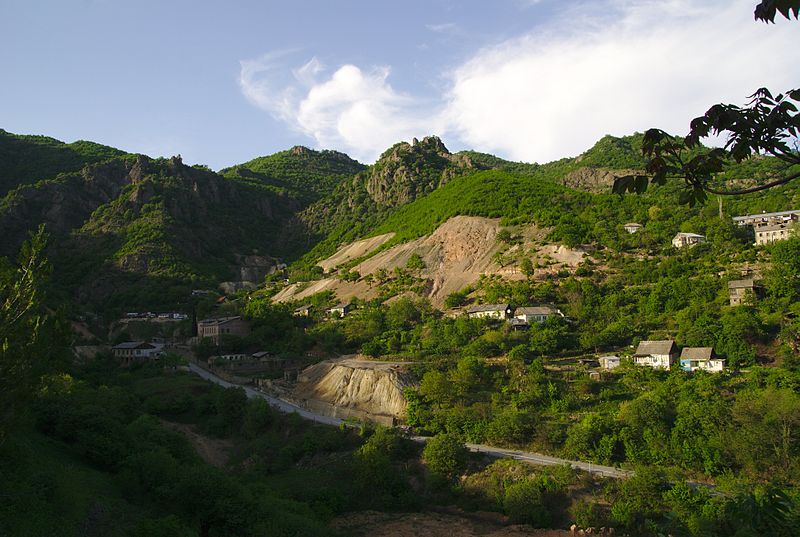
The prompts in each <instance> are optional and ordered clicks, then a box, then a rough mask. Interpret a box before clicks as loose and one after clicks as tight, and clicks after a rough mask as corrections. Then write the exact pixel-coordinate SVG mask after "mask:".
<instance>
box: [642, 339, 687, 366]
mask: <svg viewBox="0 0 800 537" xmlns="http://www.w3.org/2000/svg"><path fill="white" fill-rule="evenodd" d="M677 359H678V348H677V347H676V346H675V342H674V341H673V340H671V339H666V340H660V341H642V342H641V343H639V346H638V347H637V348H636V353H635V354H634V355H633V362H634V363H635V364H638V365H644V366H647V367H652V368H653V369H669V368H670V367H672V364H674V363H675V362H676V361H677Z"/></svg>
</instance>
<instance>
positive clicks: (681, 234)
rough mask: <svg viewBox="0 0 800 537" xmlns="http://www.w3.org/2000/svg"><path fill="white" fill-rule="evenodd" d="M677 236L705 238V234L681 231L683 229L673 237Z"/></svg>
mask: <svg viewBox="0 0 800 537" xmlns="http://www.w3.org/2000/svg"><path fill="white" fill-rule="evenodd" d="M678 237H686V238H695V239H698V238H699V239H705V238H706V236H705V235H698V234H697V233H685V232H683V231H681V232H680V233H678V234H677V235H675V238H676V239H677V238H678Z"/></svg>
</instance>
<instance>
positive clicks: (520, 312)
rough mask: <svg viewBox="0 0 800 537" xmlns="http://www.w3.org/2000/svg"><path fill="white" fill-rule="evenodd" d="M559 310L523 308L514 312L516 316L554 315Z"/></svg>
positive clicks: (541, 307) (534, 307) (547, 307)
mask: <svg viewBox="0 0 800 537" xmlns="http://www.w3.org/2000/svg"><path fill="white" fill-rule="evenodd" d="M555 313H558V308H555V307H553V306H522V307H520V308H517V309H516V310H515V311H514V315H553V314H555Z"/></svg>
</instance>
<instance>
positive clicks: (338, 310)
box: [326, 303, 353, 317]
mask: <svg viewBox="0 0 800 537" xmlns="http://www.w3.org/2000/svg"><path fill="white" fill-rule="evenodd" d="M351 309H353V306H352V305H351V304H345V303H342V304H337V305H335V306H334V307H332V308H328V309H327V310H326V313H327V314H328V316H329V317H334V316H336V317H344V316H345V315H347V314H348V313H350V310H351Z"/></svg>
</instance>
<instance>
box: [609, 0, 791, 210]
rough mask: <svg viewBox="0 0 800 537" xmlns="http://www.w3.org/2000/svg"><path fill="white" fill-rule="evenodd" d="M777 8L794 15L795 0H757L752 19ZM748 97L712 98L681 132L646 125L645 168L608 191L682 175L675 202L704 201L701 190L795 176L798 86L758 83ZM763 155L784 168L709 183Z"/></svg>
mask: <svg viewBox="0 0 800 537" xmlns="http://www.w3.org/2000/svg"><path fill="white" fill-rule="evenodd" d="M778 13H780V14H781V15H782V16H784V17H785V18H787V19H789V20H791V18H792V16H794V18H795V19H797V18H798V14H800V0H763V1H762V2H760V3H759V4H758V5H757V6H756V8H755V18H756V20H760V21H763V22H765V23H770V22H771V23H774V22H775V17H776V15H777V14H778ZM749 99H750V100H749V102H748V103H747V105H746V106H743V107H740V106H736V105H732V104H715V105H714V106H712V107H711V108H709V109H708V111H707V112H706V113H705V114H704V115H702V116H700V117H697V118H695V119H693V120H692V121H691V123H690V126H689V133H688V134H687V135H686V136H685V137H683V138H679V137H675V136H671V135H670V134H668V133H666V132H664V131H662V130H660V129H650V130H648V131H647V132H646V133H645V135H644V140H643V143H642V154H643V155H644V156H645V157H646V158H647V164H646V166H645V173H644V174H638V175H627V176H624V177H619V178H618V179H616V180H615V181H614V187H613V191H614V192H616V193H618V194H624V193H626V192H635V193H642V192H645V191H646V190H647V187H648V185H649V184H655V185H665V184H666V182H667V180H668V179H674V178H682V179H683V180H684V181H685V189H684V190H683V192H682V193H681V195H680V198H679V202H680V203H682V204H689V205H694V204H696V203H697V202H702V201H705V200H706V198H707V194H717V195H728V196H729V195H739V194H750V193H752V192H759V191H761V190H766V189H768V188H773V187H776V186H780V185H785V184H787V183H789V182H791V181H793V180H795V179H797V178H798V177H800V171H799V170H797V169H793V167H794V166H800V152H798V149H797V143H798V139H800V136H799V135H800V115H798V104H800V89H792V90H789V91H787V92H786V93H781V94H778V95H775V96H773V94H772V93H771V92H770V91H769V90H768V89H767V88H761V89H759V90H758V91H756V92H755V93H753V94H752V95H750V97H749ZM719 135H725V136H726V137H727V140H726V143H725V145H724V146H723V147H717V148H711V149H709V148H707V147H705V146H703V145H702V143H701V140H703V139H705V138H707V137H709V136H719ZM763 156H772V157H775V158H777V159H780V160H781V161H783V162H785V163H786V164H788V165H789V166H788V168H787V174H786V175H784V176H781V177H770V178H768V179H766V180H765V182H762V183H761V184H758V185H755V186H752V187H748V188H719V187H717V186H715V185H714V184H713V181H714V179H715V177H716V176H717V175H718V174H720V173H721V172H723V171H725V170H726V169H727V168H728V167H730V166H731V165H732V164H733V163H740V162H742V161H744V160H746V159H750V158H754V157H763Z"/></svg>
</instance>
